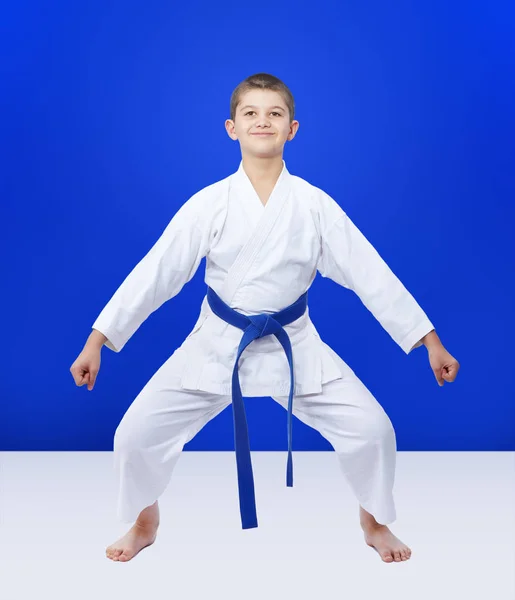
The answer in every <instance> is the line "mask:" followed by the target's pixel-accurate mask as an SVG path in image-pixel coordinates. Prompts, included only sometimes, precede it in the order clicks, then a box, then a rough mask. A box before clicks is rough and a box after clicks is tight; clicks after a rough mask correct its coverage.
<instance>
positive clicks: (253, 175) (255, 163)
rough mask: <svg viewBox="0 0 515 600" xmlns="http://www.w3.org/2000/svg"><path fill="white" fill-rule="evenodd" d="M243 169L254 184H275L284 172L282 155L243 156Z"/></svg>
mask: <svg viewBox="0 0 515 600" xmlns="http://www.w3.org/2000/svg"><path fill="white" fill-rule="evenodd" d="M242 163H243V169H244V170H245V173H246V174H247V177H248V178H249V179H250V181H251V182H252V183H272V182H273V183H275V182H276V181H277V179H278V178H279V175H280V174H281V171H282V170H283V157H282V155H278V156H272V157H263V158H261V157H259V156H243V157H242Z"/></svg>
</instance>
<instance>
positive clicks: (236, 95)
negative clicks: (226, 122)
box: [231, 73, 295, 122]
mask: <svg viewBox="0 0 515 600" xmlns="http://www.w3.org/2000/svg"><path fill="white" fill-rule="evenodd" d="M255 89H259V90H272V91H274V92H279V93H280V94H281V96H282V97H283V100H284V101H285V103H286V106H287V108H288V112H289V113H290V122H291V121H293V118H294V116H295V101H294V99H293V95H292V93H291V92H290V90H289V89H288V86H287V85H286V84H285V83H283V82H282V81H281V80H280V79H278V78H277V77H274V75H270V74H269V73H256V74H255V75H250V77H247V79H244V80H243V81H242V82H241V83H240V84H238V86H237V87H236V89H235V90H234V91H233V93H232V95H231V121H234V120H235V118H236V107H237V106H238V104H239V102H240V100H241V97H242V95H243V94H245V93H246V92H248V91H249V90H255Z"/></svg>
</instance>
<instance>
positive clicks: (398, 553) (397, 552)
mask: <svg viewBox="0 0 515 600" xmlns="http://www.w3.org/2000/svg"><path fill="white" fill-rule="evenodd" d="M394 556H395V562H400V561H401V553H400V552H399V551H398V550H395V552H394Z"/></svg>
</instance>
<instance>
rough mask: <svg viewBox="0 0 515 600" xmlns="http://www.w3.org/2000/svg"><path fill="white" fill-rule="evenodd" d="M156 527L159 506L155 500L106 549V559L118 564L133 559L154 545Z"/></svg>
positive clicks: (157, 524)
mask: <svg viewBox="0 0 515 600" xmlns="http://www.w3.org/2000/svg"><path fill="white" fill-rule="evenodd" d="M158 527H159V505H158V503H157V500H156V501H155V502H154V504H152V506H147V508H144V509H143V510H142V511H141V512H140V514H139V515H138V518H137V519H136V523H134V525H133V526H132V527H131V529H130V530H129V531H128V532H127V533H126V534H125V535H124V536H123V537H121V538H120V539H119V540H118V541H117V542H115V543H114V544H111V545H110V546H108V547H107V549H106V556H107V558H110V559H111V560H116V561H120V562H127V561H128V560H130V559H131V558H134V557H135V556H136V554H138V552H139V551H140V550H143V548H146V547H147V546H150V545H151V544H153V543H154V541H155V539H156V535H157V529H158Z"/></svg>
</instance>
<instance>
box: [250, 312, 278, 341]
mask: <svg viewBox="0 0 515 600" xmlns="http://www.w3.org/2000/svg"><path fill="white" fill-rule="evenodd" d="M247 318H248V319H249V321H250V325H249V328H250V327H253V328H254V329H255V331H256V333H257V336H256V337H258V338H262V337H265V336H267V335H271V334H274V333H278V332H279V331H281V330H282V326H281V324H280V323H278V322H277V321H276V320H275V319H274V318H273V317H271V316H270V315H267V314H266V313H261V314H260V315H248V317H247Z"/></svg>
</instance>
